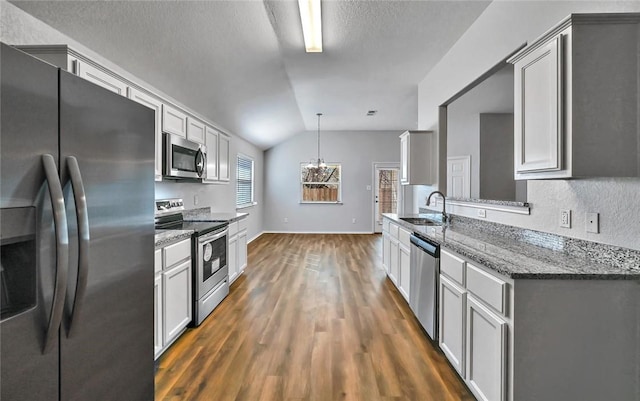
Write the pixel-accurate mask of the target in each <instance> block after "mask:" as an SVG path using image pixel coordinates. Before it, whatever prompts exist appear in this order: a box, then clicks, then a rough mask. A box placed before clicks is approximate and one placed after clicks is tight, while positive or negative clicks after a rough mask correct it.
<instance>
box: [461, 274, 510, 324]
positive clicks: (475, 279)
mask: <svg viewBox="0 0 640 401" xmlns="http://www.w3.org/2000/svg"><path fill="white" fill-rule="evenodd" d="M467 289H468V290H469V291H470V292H471V293H472V294H473V295H475V296H476V297H478V298H480V299H481V300H482V301H484V302H486V304H487V305H489V306H491V307H492V308H494V309H495V310H496V311H498V312H500V313H502V314H503V315H504V314H505V313H506V312H507V283H506V282H504V281H502V280H500V279H499V278H497V277H495V276H493V275H491V274H489V273H487V272H485V271H483V270H481V269H479V268H477V267H475V266H473V265H472V264H469V263H467Z"/></svg>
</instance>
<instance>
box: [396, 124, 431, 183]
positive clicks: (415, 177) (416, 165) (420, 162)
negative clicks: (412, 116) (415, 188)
mask: <svg viewBox="0 0 640 401" xmlns="http://www.w3.org/2000/svg"><path fill="white" fill-rule="evenodd" d="M400 161H401V165H400V183H401V184H402V185H431V184H434V183H435V177H436V166H437V153H436V140H435V135H434V133H433V131H406V132H405V133H403V134H402V135H400Z"/></svg>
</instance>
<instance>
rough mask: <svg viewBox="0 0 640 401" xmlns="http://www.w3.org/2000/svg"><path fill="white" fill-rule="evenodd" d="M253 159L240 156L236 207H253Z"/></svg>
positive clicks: (237, 173) (237, 170) (237, 171)
mask: <svg viewBox="0 0 640 401" xmlns="http://www.w3.org/2000/svg"><path fill="white" fill-rule="evenodd" d="M254 204H255V203H254V200H253V159H251V158H250V157H248V156H244V155H238V168H237V169H236V207H247V206H253V205H254Z"/></svg>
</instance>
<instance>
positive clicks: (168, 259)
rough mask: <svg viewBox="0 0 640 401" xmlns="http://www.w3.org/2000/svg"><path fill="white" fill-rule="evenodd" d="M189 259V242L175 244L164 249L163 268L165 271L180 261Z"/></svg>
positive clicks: (188, 240)
mask: <svg viewBox="0 0 640 401" xmlns="http://www.w3.org/2000/svg"><path fill="white" fill-rule="evenodd" d="M190 257H191V240H190V239H186V240H184V241H180V242H178V243H177V244H173V245H169V246H167V247H165V248H164V267H165V269H166V268H168V267H171V266H173V265H174V264H176V263H178V262H180V261H181V260H184V259H187V258H190Z"/></svg>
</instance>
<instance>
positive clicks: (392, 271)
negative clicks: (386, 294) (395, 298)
mask: <svg viewBox="0 0 640 401" xmlns="http://www.w3.org/2000/svg"><path fill="white" fill-rule="evenodd" d="M399 253H400V245H399V243H398V240H397V239H394V238H391V242H390V247H389V258H390V259H391V260H390V262H389V278H390V279H391V281H392V282H393V284H395V285H396V287H397V286H398V274H399V273H400V260H399V259H398V256H399Z"/></svg>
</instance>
